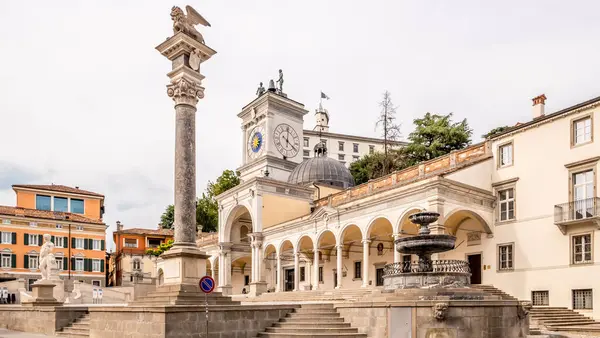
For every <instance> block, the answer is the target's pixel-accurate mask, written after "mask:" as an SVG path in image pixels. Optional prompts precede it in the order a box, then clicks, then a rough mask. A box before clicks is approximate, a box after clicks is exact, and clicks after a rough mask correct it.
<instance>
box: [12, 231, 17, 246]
mask: <svg viewBox="0 0 600 338" xmlns="http://www.w3.org/2000/svg"><path fill="white" fill-rule="evenodd" d="M12 244H17V233H16V232H13V233H12Z"/></svg>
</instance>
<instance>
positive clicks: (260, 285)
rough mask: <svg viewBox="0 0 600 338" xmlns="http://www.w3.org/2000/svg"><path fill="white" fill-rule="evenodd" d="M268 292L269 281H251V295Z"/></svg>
mask: <svg viewBox="0 0 600 338" xmlns="http://www.w3.org/2000/svg"><path fill="white" fill-rule="evenodd" d="M266 292H267V282H254V283H250V292H249V294H250V296H252V297H256V296H260V295H261V294H263V293H266Z"/></svg>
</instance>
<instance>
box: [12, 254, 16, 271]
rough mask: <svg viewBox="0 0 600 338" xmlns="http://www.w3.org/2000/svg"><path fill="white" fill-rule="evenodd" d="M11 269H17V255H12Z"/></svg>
mask: <svg viewBox="0 0 600 338" xmlns="http://www.w3.org/2000/svg"><path fill="white" fill-rule="evenodd" d="M10 267H11V268H13V269H15V268H16V267H17V255H15V254H12V255H11V257H10Z"/></svg>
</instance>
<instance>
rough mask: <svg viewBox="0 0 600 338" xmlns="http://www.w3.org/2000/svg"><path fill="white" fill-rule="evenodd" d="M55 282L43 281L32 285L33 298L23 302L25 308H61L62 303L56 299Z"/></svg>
mask: <svg viewBox="0 0 600 338" xmlns="http://www.w3.org/2000/svg"><path fill="white" fill-rule="evenodd" d="M55 287H56V285H55V284H54V283H53V281H50V280H42V281H39V282H36V283H34V284H33V285H31V289H32V298H31V299H27V300H23V302H22V304H23V306H60V305H62V303H61V302H59V301H57V300H56V298H54V291H53V289H54V288H55Z"/></svg>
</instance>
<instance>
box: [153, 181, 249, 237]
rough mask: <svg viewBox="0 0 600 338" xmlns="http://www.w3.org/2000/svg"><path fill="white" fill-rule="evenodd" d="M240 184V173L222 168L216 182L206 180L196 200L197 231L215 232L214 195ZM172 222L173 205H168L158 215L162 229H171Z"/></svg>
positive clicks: (215, 203)
mask: <svg viewBox="0 0 600 338" xmlns="http://www.w3.org/2000/svg"><path fill="white" fill-rule="evenodd" d="M238 184H240V174H239V173H238V172H235V171H233V170H224V171H223V173H222V174H221V176H219V177H217V180H216V182H214V183H213V182H211V181H209V182H208V185H207V187H206V192H204V193H202V197H200V198H198V200H197V201H196V228H197V229H198V231H203V232H215V231H217V227H218V225H219V212H218V205H217V201H216V199H215V196H217V195H219V194H222V193H224V192H225V191H227V190H229V189H231V188H233V187H235V186H236V185H238ZM173 222H174V207H173V205H172V204H171V205H168V206H167V208H166V210H165V212H164V213H163V214H162V215H161V216H160V225H161V227H162V228H163V229H172V228H173Z"/></svg>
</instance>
